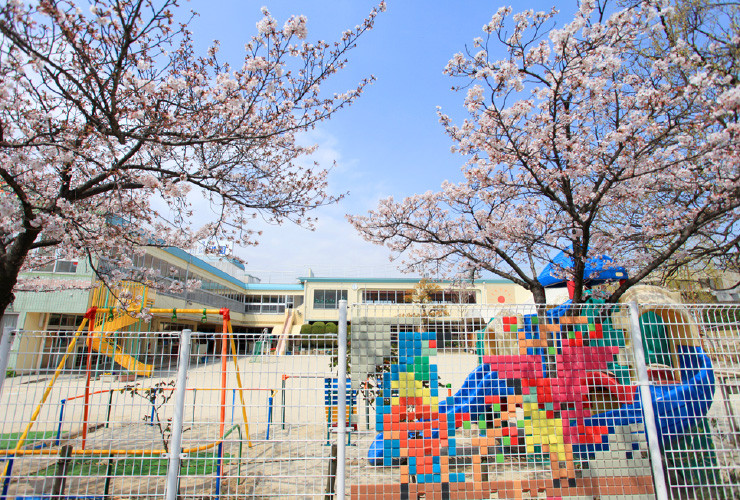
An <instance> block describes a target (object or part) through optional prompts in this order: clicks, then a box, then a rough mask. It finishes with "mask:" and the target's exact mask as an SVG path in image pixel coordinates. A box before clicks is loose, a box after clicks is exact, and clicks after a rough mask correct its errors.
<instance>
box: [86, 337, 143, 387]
mask: <svg viewBox="0 0 740 500" xmlns="http://www.w3.org/2000/svg"><path fill="white" fill-rule="evenodd" d="M91 344H92V348H93V349H95V350H96V351H98V352H99V353H100V354H105V355H106V356H108V357H109V358H113V361H115V362H116V363H118V364H119V365H121V366H122V367H124V368H125V369H127V370H129V371H132V372H134V373H136V374H137V375H143V376H145V377H149V376H150V375H151V374H152V369H153V368H154V365H147V364H146V363H142V362H141V361H139V360H137V359H136V358H134V357H133V356H131V355H129V354H126V353H125V352H123V349H121V348H120V347H117V346H115V345H113V344H111V343H110V342H108V341H107V340H105V339H103V338H102V334H101V333H100V332H93V338H92V342H91Z"/></svg>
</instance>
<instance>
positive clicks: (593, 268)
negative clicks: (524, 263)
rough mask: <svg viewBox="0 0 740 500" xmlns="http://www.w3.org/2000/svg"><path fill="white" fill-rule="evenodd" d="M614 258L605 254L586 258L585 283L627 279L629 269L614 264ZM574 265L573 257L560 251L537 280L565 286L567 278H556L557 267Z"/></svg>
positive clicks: (550, 284) (545, 283)
mask: <svg viewBox="0 0 740 500" xmlns="http://www.w3.org/2000/svg"><path fill="white" fill-rule="evenodd" d="M613 262H614V259H612V258H611V257H609V256H607V255H604V256H602V257H591V258H590V259H588V260H586V269H585V271H584V273H583V282H584V284H585V285H588V286H593V285H598V284H600V283H605V282H607V281H617V280H623V279H627V271H626V270H625V268H624V267H622V266H614V264H613ZM572 267H573V259H571V258H570V257H569V256H567V255H566V254H565V253H564V252H560V253H559V254H557V255H556V256H555V258H554V259H552V262H551V263H550V264H548V265H547V266H545V269H543V270H542V272H541V273H540V275H539V276H538V277H537V280H538V281H539V282H540V283H541V284H542V285H543V286H544V287H545V288H548V287H553V288H557V287H565V286H567V280H565V279H563V278H556V277H555V276H553V275H552V274H554V272H555V270H556V269H557V268H560V269H568V268H572Z"/></svg>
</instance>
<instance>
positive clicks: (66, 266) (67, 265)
mask: <svg viewBox="0 0 740 500" xmlns="http://www.w3.org/2000/svg"><path fill="white" fill-rule="evenodd" d="M59 255H60V252H59V250H49V249H42V250H39V251H38V254H37V257H44V258H47V259H48V260H47V261H46V262H45V263H44V264H43V265H41V266H39V267H37V268H36V269H35V271H36V272H39V273H69V274H73V273H76V272H77V263H78V261H77V259H74V260H65V259H60V258H59Z"/></svg>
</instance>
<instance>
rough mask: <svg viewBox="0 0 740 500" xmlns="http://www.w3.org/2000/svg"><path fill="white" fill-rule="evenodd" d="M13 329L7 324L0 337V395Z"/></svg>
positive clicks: (0, 393) (13, 334) (13, 333)
mask: <svg viewBox="0 0 740 500" xmlns="http://www.w3.org/2000/svg"><path fill="white" fill-rule="evenodd" d="M14 336H15V330H14V329H13V328H11V327H9V326H6V327H5V331H4V332H3V334H2V338H0V396H1V395H2V394H3V384H4V383H5V374H6V373H7V370H8V360H9V359H10V346H11V344H12V343H13V337H14Z"/></svg>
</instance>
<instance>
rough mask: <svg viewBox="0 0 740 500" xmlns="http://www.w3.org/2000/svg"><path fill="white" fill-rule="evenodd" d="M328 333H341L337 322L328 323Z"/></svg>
mask: <svg viewBox="0 0 740 500" xmlns="http://www.w3.org/2000/svg"><path fill="white" fill-rule="evenodd" d="M326 333H339V328H338V327H337V325H336V323H331V322H329V323H327V324H326Z"/></svg>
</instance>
